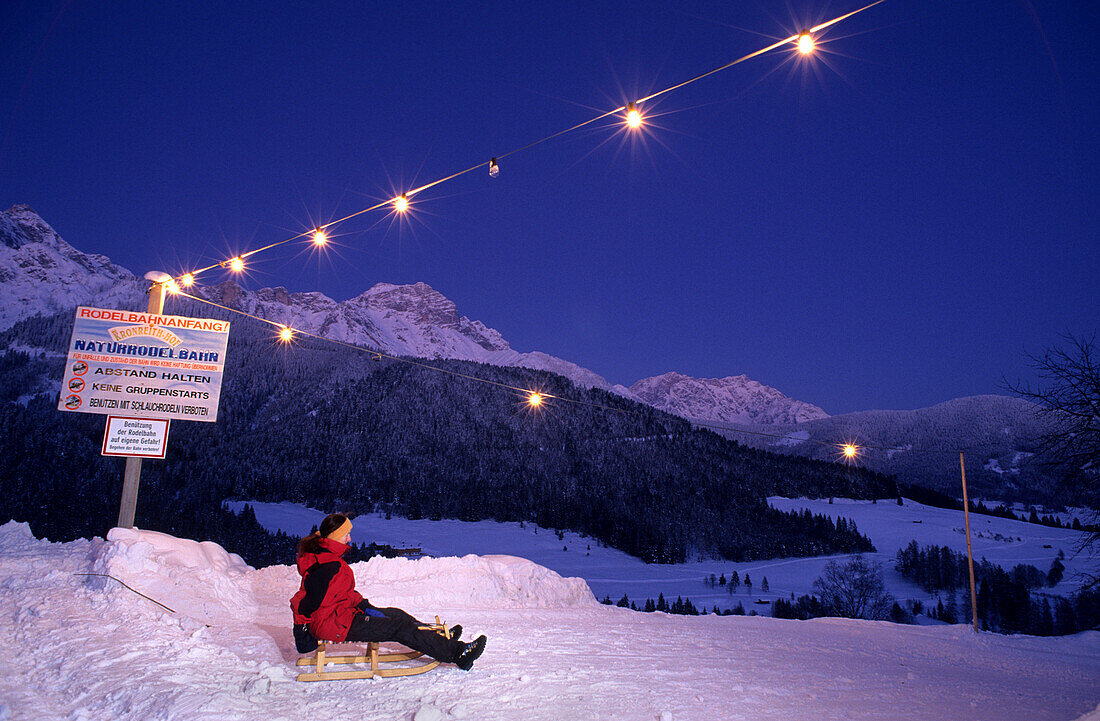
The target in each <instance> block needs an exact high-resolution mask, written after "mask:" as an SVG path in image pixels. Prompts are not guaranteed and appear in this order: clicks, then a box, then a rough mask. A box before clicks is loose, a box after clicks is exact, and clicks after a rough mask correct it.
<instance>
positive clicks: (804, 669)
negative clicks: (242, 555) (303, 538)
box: [0, 522, 1100, 721]
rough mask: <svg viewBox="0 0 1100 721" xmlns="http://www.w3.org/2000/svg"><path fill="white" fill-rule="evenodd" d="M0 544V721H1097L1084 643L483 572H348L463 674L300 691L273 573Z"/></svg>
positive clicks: (490, 568) (430, 568)
mask: <svg viewBox="0 0 1100 721" xmlns="http://www.w3.org/2000/svg"><path fill="white" fill-rule="evenodd" d="M539 535H542V534H541V533H540V534H539ZM0 546H2V547H3V548H4V551H5V552H4V554H3V555H2V556H0V614H2V616H0V617H2V618H4V619H7V620H8V622H7V623H5V624H4V628H3V631H4V632H3V633H0V650H2V651H3V657H4V659H5V661H4V665H3V670H4V673H2V674H0V719H30V718H34V719H40V720H42V721H53V720H54V719H68V720H72V721H82V720H90V719H126V720H129V719H134V720H137V719H141V720H142V721H147V720H152V719H165V720H167V719H186V720H187V721H203V720H205V719H211V720H213V719H217V720H219V721H224V720H227V719H229V720H234V719H262V720H263V721H291V720H293V721H299V720H300V719H312V718H318V719H319V718H325V719H327V718H356V719H368V718H369V719H412V720H413V721H446V720H448V719H478V720H486V721H490V720H494V719H524V721H542V720H544V719H545V720H546V721H550V720H553V721H560V720H561V719H600V720H604V719H607V720H617V719H623V720H627V719H629V720H635V719H638V720H662V721H688V720H691V719H699V720H705V721H716V720H717V719H753V720H754V721H755V720H760V719H781V720H782V721H802V720H804V719H805V720H807V721H809V720H813V721H819V720H820V719H896V720H899V721H901V720H906V719H929V720H933V719H934V720H935V721H941V720H942V719H958V720H960V721H964V720H969V719H989V720H996V721H1014V720H1016V719H1019V720H1021V721H1042V720H1044V719H1051V720H1058V721H1061V720H1068V719H1075V718H1078V717H1081V715H1082V714H1090V712H1091V714H1090V715H1089V718H1090V719H1100V708H1098V706H1097V703H1098V701H1100V685H1098V684H1097V680H1098V679H1100V633H1097V632H1088V633H1082V634H1078V635H1076V636H1071V637H1063V638H1034V637H1026V636H1013V637H1009V636H998V635H990V634H984V635H976V634H974V633H973V632H972V631H970V630H969V628H968V627H966V626H953V627H948V626H938V627H917V626H898V625H894V624H890V623H885V622H870V621H850V620H838V619H818V620H813V621H805V622H800V621H780V620H775V619H770V618H760V617H734V616H727V617H717V616H702V617H684V616H668V615H665V614H661V613H652V614H642V613H635V612H632V611H628V610H625V609H619V608H614V607H607V606H602V605H600V604H598V603H597V602H596V601H595V599H594V598H593V596H592V595H591V594H590V593H589V592H588V591H587V589H586V587H585V585H584V583H582V582H580V581H578V580H576V579H568V578H561V577H560V576H558V575H557V574H555V573H554V572H552V571H550V570H548V569H545V568H542V567H539V566H537V565H535V564H533V563H530V562H528V561H525V560H522V559H518V558H514V557H500V556H466V557H462V558H423V559H420V560H416V561H411V560H407V559H393V560H389V559H372V560H371V561H369V562H367V563H360V564H356V565H355V566H354V570H355V573H356V577H357V580H358V585H359V587H360V589H361V590H363V591H364V592H365V593H367V594H368V595H369V596H370V597H371V598H372V600H373V601H375V602H376V603H382V604H396V605H400V606H403V607H405V608H407V609H408V610H410V611H411V612H413V613H415V614H417V615H419V616H421V617H422V618H423V617H429V616H432V615H434V614H436V613H439V614H440V615H441V616H442V617H443V618H444V619H446V620H447V621H449V622H450V623H456V622H458V623H462V624H463V625H464V626H465V627H466V629H467V634H468V635H469V636H473V635H475V634H478V633H486V634H487V635H488V636H489V638H490V641H489V645H488V649H487V650H486V653H485V655H484V656H483V657H482V658H481V659H480V660H479V661H478V663H477V664H476V665H475V667H474V669H473V671H471V672H470V673H463V672H462V671H459V670H458V669H456V668H455V667H453V666H449V665H445V666H441V667H440V668H438V669H436V670H435V671H432V672H430V673H428V674H425V675H422V676H414V677H409V678H393V679H378V680H357V681H334V682H322V683H313V684H307V683H297V682H295V681H294V676H295V673H296V669H295V667H294V666H293V665H292V663H293V660H294V659H295V658H296V654H295V653H294V649H293V644H292V641H291V636H290V632H289V609H288V606H287V600H288V598H289V597H290V595H291V594H292V593H293V592H294V590H295V589H296V588H297V585H298V581H297V576H296V573H295V571H294V570H293V569H292V568H291V567H288V566H273V567H270V568H265V569H261V570H254V569H251V568H249V567H248V566H246V565H245V564H243V563H242V562H241V561H240V559H239V558H237V557H235V556H233V555H231V554H227V553H225V552H224V551H223V550H222V549H221V548H220V547H218V546H216V545H215V544H212V543H203V544H200V543H196V542H194V541H188V540H183V539H176V538H173V537H171V536H166V535H164V534H160V533H153V532H147V531H134V530H129V531H123V530H120V529H116V530H114V531H112V532H111V533H110V534H109V536H108V540H103V539H94V540H92V541H87V540H79V541H74V542H72V543H64V544H54V543H50V542H48V541H45V540H36V539H34V538H33V537H32V535H31V533H30V531H29V529H28V527H27V526H26V525H25V524H19V523H14V522H10V523H7V524H5V525H3V526H0ZM89 572H93V573H110V574H113V575H115V576H117V577H118V578H121V579H122V580H124V581H125V582H126V583H127V584H129V585H130V586H132V587H133V588H135V589H136V590H139V591H141V592H143V593H145V594H147V595H149V596H151V597H152V598H155V599H157V600H158V601H160V602H162V603H165V604H167V605H168V606H171V607H172V608H173V609H175V611H176V612H175V613H170V612H168V611H166V610H164V609H163V608H161V607H159V606H157V605H155V604H154V603H152V602H150V601H149V600H146V599H145V598H142V597H140V596H138V595H136V594H134V593H131V592H130V591H128V590H126V589H125V588H123V587H122V586H120V585H119V584H118V583H116V582H114V581H111V580H109V579H103V578H99V577H92V578H86V577H80V576H76V575H74V574H78V573H89Z"/></svg>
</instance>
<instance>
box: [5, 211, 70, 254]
mask: <svg viewBox="0 0 1100 721" xmlns="http://www.w3.org/2000/svg"><path fill="white" fill-rule="evenodd" d="M0 242H2V243H3V244H4V245H6V246H8V247H9V248H12V249H19V248H22V247H23V246H25V245H29V244H31V243H45V244H46V245H49V246H51V247H53V248H57V247H58V245H59V242H63V241H61V237H60V236H59V235H58V234H57V233H56V232H55V231H54V229H53V228H51V227H50V226H49V225H48V224H47V223H46V221H44V220H42V218H40V217H39V216H38V213H36V212H34V211H33V210H32V209H31V207H30V206H29V205H13V206H12V207H10V208H8V209H7V210H6V211H4V212H3V213H0Z"/></svg>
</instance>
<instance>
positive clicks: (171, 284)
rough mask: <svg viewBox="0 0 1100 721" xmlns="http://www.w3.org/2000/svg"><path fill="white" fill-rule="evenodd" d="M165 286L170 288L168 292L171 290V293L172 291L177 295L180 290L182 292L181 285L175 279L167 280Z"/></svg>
mask: <svg viewBox="0 0 1100 721" xmlns="http://www.w3.org/2000/svg"><path fill="white" fill-rule="evenodd" d="M164 287H165V288H166V289H167V290H168V292H169V293H171V294H172V295H175V294H176V293H179V292H180V287H179V285H178V284H177V283H176V281H174V280H169V281H167V282H165V284H164Z"/></svg>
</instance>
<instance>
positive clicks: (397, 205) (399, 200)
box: [393, 193, 409, 213]
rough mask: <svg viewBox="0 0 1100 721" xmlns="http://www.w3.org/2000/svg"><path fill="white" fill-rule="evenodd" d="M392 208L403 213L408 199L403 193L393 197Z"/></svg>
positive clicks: (406, 208) (407, 205)
mask: <svg viewBox="0 0 1100 721" xmlns="http://www.w3.org/2000/svg"><path fill="white" fill-rule="evenodd" d="M393 209H394V210H396V211H397V212H398V213H404V212H405V211H406V210H408V209H409V199H408V198H407V197H405V194H404V193H402V194H401V195H399V196H397V197H396V198H394V199H393Z"/></svg>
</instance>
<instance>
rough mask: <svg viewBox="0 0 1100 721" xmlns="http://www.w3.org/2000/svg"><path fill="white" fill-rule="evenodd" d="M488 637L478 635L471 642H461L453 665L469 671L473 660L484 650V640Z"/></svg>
mask: <svg viewBox="0 0 1100 721" xmlns="http://www.w3.org/2000/svg"><path fill="white" fill-rule="evenodd" d="M487 640H488V639H487V638H485V637H484V636H478V637H477V638H475V639H474V642H473V643H464V644H462V650H461V651H459V652H458V656H456V657H455V666H458V667H459V668H460V669H462V670H463V671H469V670H470V669H471V668H473V665H474V661H476V660H477V659H478V657H479V656H481V654H482V652H483V651H484V650H485V642H486V641H487Z"/></svg>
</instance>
